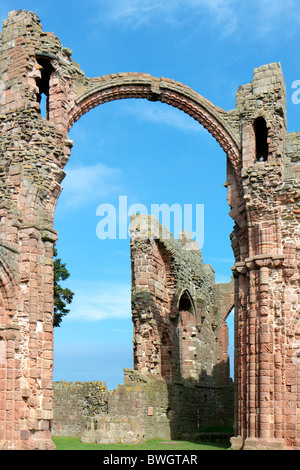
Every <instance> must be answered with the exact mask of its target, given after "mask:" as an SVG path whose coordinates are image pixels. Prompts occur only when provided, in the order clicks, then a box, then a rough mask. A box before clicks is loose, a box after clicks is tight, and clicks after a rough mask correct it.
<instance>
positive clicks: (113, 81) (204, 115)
mask: <svg viewBox="0 0 300 470" xmlns="http://www.w3.org/2000/svg"><path fill="white" fill-rule="evenodd" d="M128 98H144V99H148V100H149V101H161V102H162V103H166V104H168V105H171V106H173V107H175V108H178V109H180V110H182V111H184V112H185V113H186V114H188V115H189V116H191V117H192V118H193V119H195V120H196V121H198V122H199V123H200V124H201V125H202V126H203V127H204V128H205V129H207V130H208V132H210V134H211V135H212V136H213V137H214V138H215V139H216V141H217V142H218V143H219V145H220V146H221V147H222V149H223V150H224V152H225V153H226V154H227V156H228V158H229V160H230V162H231V164H232V166H233V168H234V171H235V173H236V176H237V178H238V179H240V176H241V157H240V144H239V140H238V138H237V136H236V135H235V134H234V132H233V129H231V127H230V126H229V125H228V124H227V123H226V120H225V116H226V112H225V111H224V110H222V109H221V108H218V107H216V106H214V105H213V104H212V103H211V102H210V101H208V100H207V99H206V98H204V97H203V96H201V95H200V94H199V93H197V92H195V91H193V90H192V89H191V88H189V87H187V86H185V85H183V84H182V83H179V82H175V81H174V80H171V79H167V78H160V79H159V78H156V77H152V76H150V75H149V74H144V73H120V74H114V75H110V76H103V77H99V78H95V79H94V84H93V85H92V86H91V88H90V89H89V90H88V91H86V92H85V93H83V94H81V95H79V96H78V97H77V98H76V99H75V103H74V105H73V107H72V108H71V109H70V111H69V123H68V129H70V128H71V127H72V126H73V124H74V123H75V122H76V121H77V120H78V119H79V118H80V117H81V116H83V115H84V114H85V113H87V112H88V111H90V110H91V109H93V108H95V107H97V106H99V105H101V104H103V103H107V102H109V101H115V100H120V99H128Z"/></svg>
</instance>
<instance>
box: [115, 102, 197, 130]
mask: <svg viewBox="0 0 300 470" xmlns="http://www.w3.org/2000/svg"><path fill="white" fill-rule="evenodd" d="M121 110H122V112H123V111H124V112H126V114H131V115H134V116H136V118H137V119H140V120H143V121H146V122H151V123H155V124H160V125H161V124H162V125H166V126H169V127H173V128H175V129H179V130H181V131H185V132H202V131H203V127H202V126H201V125H200V124H199V123H198V122H196V121H195V120H194V119H193V118H192V117H190V116H188V115H187V114H185V113H184V112H183V111H180V110H179V109H177V108H172V107H171V106H169V105H166V104H162V103H151V102H149V101H146V100H143V101H133V102H132V103H126V102H125V103H124V104H123V106H122V108H121Z"/></svg>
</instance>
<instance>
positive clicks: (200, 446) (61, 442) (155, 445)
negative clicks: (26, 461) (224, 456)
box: [52, 437, 230, 451]
mask: <svg viewBox="0 0 300 470" xmlns="http://www.w3.org/2000/svg"><path fill="white" fill-rule="evenodd" d="M52 440H53V442H54V443H55V445H56V450H110V451H115V450H133V451H136V450H146V451H147V450H167V451H169V450H171V451H172V450H173V451H174V450H176V451H177V450H199V451H201V450H225V449H228V447H229V445H230V444H229V443H227V442H224V443H210V444H208V443H195V442H188V441H173V442H172V441H163V440H158V439H155V440H151V441H147V442H145V443H144V444H138V445H127V444H83V443H82V442H81V440H80V439H76V438H73V437H53V438H52Z"/></svg>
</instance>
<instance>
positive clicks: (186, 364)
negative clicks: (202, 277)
mask: <svg viewBox="0 0 300 470" xmlns="http://www.w3.org/2000/svg"><path fill="white" fill-rule="evenodd" d="M195 329H196V310H195V306H194V302H193V299H192V296H191V294H190V292H189V290H188V289H184V290H183V291H182V292H181V295H180V297H179V299H178V316H177V328H176V330H177V337H178V344H179V358H178V360H179V370H180V375H181V377H182V378H183V379H185V380H188V381H190V380H192V378H193V376H194V361H195V351H196V334H195Z"/></svg>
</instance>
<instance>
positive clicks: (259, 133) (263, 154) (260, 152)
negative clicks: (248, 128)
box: [254, 116, 269, 162]
mask: <svg viewBox="0 0 300 470" xmlns="http://www.w3.org/2000/svg"><path fill="white" fill-rule="evenodd" d="M254 131H255V143H256V161H258V162H265V161H267V160H268V154H269V146H268V128H267V123H266V121H265V119H264V118H263V117H262V116H261V117H258V118H257V119H256V120H255V121H254Z"/></svg>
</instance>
